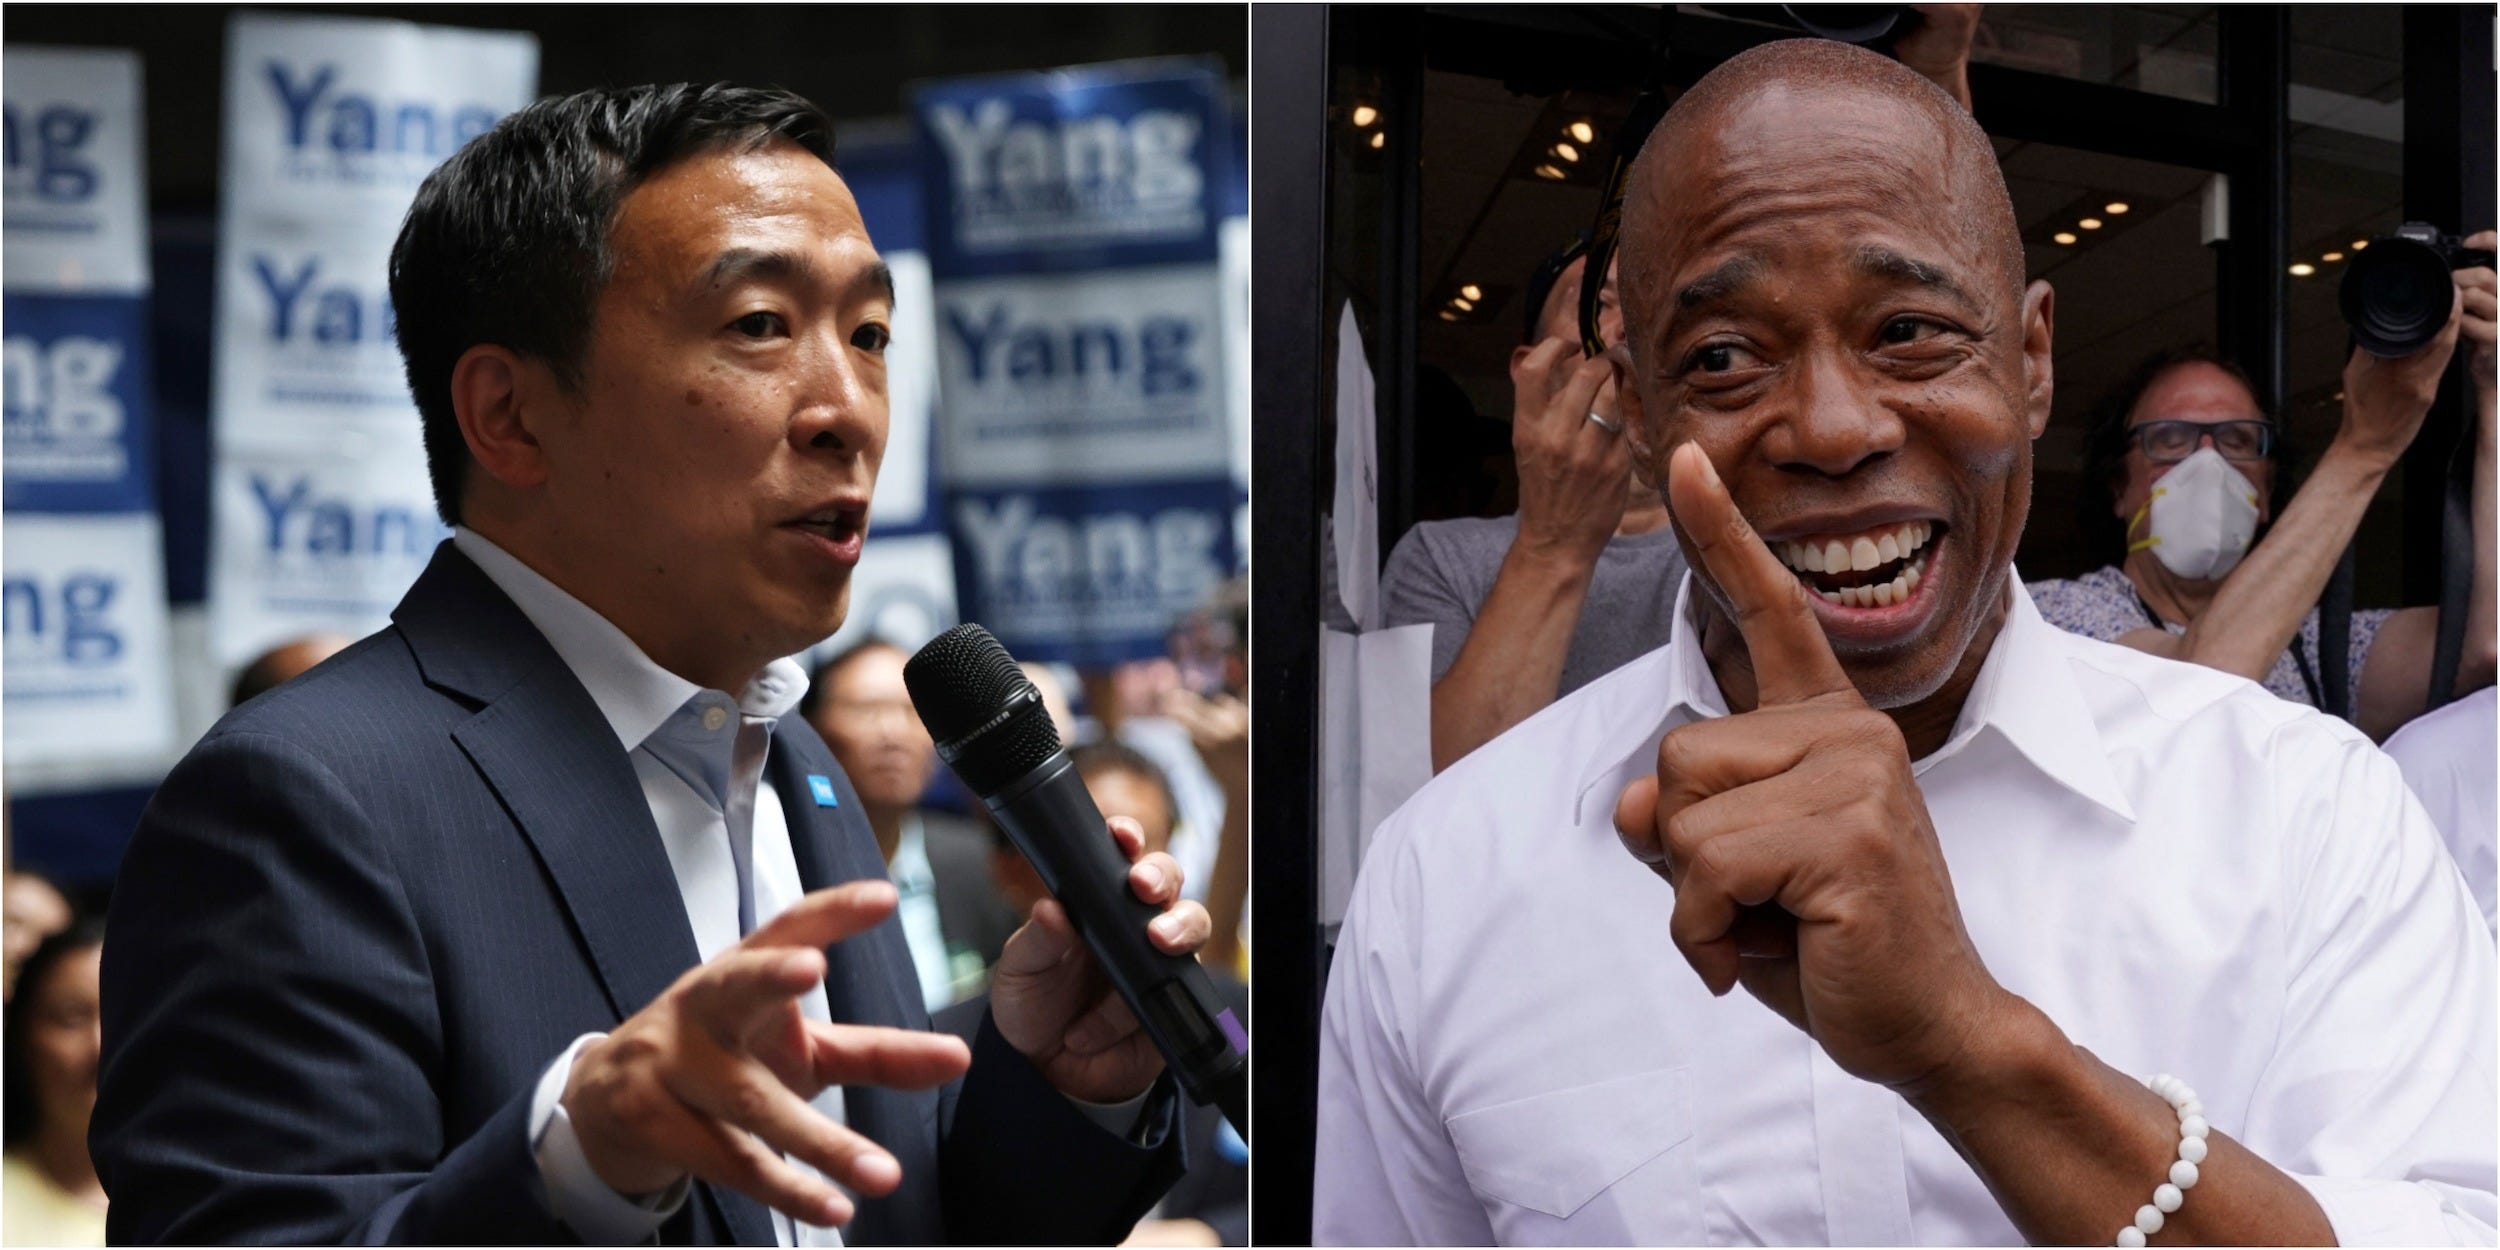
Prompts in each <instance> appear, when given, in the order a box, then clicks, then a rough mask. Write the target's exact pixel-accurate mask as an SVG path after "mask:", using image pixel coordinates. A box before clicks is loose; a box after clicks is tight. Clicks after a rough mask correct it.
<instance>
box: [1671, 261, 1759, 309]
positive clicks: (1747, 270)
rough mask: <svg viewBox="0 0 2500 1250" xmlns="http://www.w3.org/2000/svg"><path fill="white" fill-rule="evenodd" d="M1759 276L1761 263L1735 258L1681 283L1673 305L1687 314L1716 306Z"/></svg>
mask: <svg viewBox="0 0 2500 1250" xmlns="http://www.w3.org/2000/svg"><path fill="white" fill-rule="evenodd" d="M1761 276H1762V262H1761V261H1759V260H1756V259H1754V258H1753V257H1751V256H1739V257H1737V258H1736V259H1734V260H1731V261H1728V262H1726V263H1725V264H1722V265H1720V266H1719V267H1718V268H1716V269H1713V270H1711V271H1710V272H1708V273H1705V274H1703V275H1702V276H1700V277H1698V278H1695V279H1693V280H1692V281H1690V282H1687V283H1685V284H1684V286H1683V287H1682V288H1681V289H1680V290H1678V291H1676V293H1675V306H1676V308H1677V309H1678V310H1687V311H1688V310H1691V309H1695V308H1700V307H1703V306H1704V305H1708V304H1715V303H1718V302H1719V301H1721V300H1724V299H1727V298H1728V297H1730V296H1732V295H1734V294H1736V293H1737V292H1738V291H1741V290H1743V289H1744V288H1746V287H1747V286H1750V285H1752V284H1753V283H1754V281H1755V280H1757V279H1759V278H1760V277H1761Z"/></svg>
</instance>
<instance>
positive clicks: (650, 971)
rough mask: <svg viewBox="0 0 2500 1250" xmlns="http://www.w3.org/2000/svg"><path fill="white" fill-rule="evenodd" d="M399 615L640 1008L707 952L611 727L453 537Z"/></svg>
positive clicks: (623, 1007)
mask: <svg viewBox="0 0 2500 1250" xmlns="http://www.w3.org/2000/svg"><path fill="white" fill-rule="evenodd" d="M391 617H392V620H393V621H395V622H396V623H397V624H398V626H399V628H400V632H401V633H402V635H404V636H405V637H406V638H407V639H408V644H409V648H410V650H411V651H413V652H414V653H415V654H416V657H417V663H418V665H419V667H420V668H421V669H422V670H423V672H424V673H425V677H426V680H427V682H429V683H430V684H433V685H435V686H438V687H441V688H443V689H446V690H450V691H453V692H455V693H457V694H460V695H462V696H464V697H466V698H468V699H470V700H473V701H476V702H479V703H482V704H483V705H484V706H483V707H481V708H480V709H479V710H478V712H477V714H476V715H474V716H472V717H471V718H470V719H469V720H468V721H466V722H465V723H463V724H462V725H460V726H459V727H458V728H456V729H454V730H453V731H452V739H453V741H455V742H457V743H458V744H459V746H460V749H461V750H462V751H464V752H466V753H467V755H468V757H469V759H470V761H471V762H472V763H474V764H476V765H477V768H478V771H479V772H480V773H481V774H483V775H484V777H485V778H486V781H487V784H488V785H490V786H492V787H494V790H495V793H496V795H497V796H498V797H499V798H501V799H502V800H503V803H504V806H505V807H506V808H507V809H508V810H509V811H510V812H511V813H512V818H513V820H514V822H515V823H517V824H519V825H520V827H521V833H522V836H523V837H525V838H527V839H528V840H529V843H530V846H531V848H532V849H533V850H534V851H536V852H537V855H538V858H539V862H540V863H542V864H544V865H545V866H546V870H547V875H548V876H549V877H550V878H552V879H553V880H554V882H555V886H556V892H557V894H558V895H559V897H561V898H562V900H563V903H564V908H565V911H566V912H567V914H568V915H569V916H570V917H571V919H572V921H573V926H574V929H575V931H576V932H578V933H580V934H581V937H582V944H583V946H584V948H585V949H586V950H587V952H588V954H589V956H590V962H591V965H592V967H593V968H594V969H595V970H596V971H597V973H598V976H599V981H600V984H601V986H602V987H603V988H604V989H605V990H606V991H607V996H608V1001H609V1004H610V1006H612V1007H613V1008H614V1009H615V1011H616V1016H617V1019H619V1020H622V1019H624V1018H625V1017H627V1016H630V1015H632V1014H633V1013H634V1012H636V1011H639V1010H641V1009H642V1008H643V1007H644V1006H645V1005H646V1004H648V1003H649V1002H650V1001H651V1000H652V999H653V998H656V997H658V996H659V993H660V991H662V990H664V989H666V988H668V986H669V984H670V983H671V982H673V981H675V980H676V979H677V978H678V977H679V976H680V975H682V974H683V973H684V972H685V971H686V970H687V969H689V968H692V967H694V966H695V964H697V963H699V962H701V958H700V956H699V954H698V953H697V950H696V947H695V942H694V930H693V928H692V927H691V926H690V925H689V924H688V923H687V921H686V915H685V907H684V905H683V899H682V898H681V896H680V895H679V894H678V891H677V874H676V871H675V870H674V869H672V868H670V867H669V862H668V852H667V850H666V849H665V848H664V847H663V846H662V845H661V843H660V833H659V828H658V826H656V825H654V824H653V823H652V820H651V809H650V807H649V805H648V804H647V803H646V802H645V801H644V799H643V796H642V783H641V781H640V779H639V778H637V777H635V775H634V768H633V765H632V763H631V762H629V761H628V760H627V758H626V755H625V751H624V749H623V747H622V746H621V745H620V744H619V743H618V742H617V740H616V733H615V731H614V730H613V729H611V728H609V726H608V722H607V719H606V718H605V717H603V716H601V715H600V713H599V707H598V705H597V704H596V703H594V702H592V701H591V698H590V692H589V691H587V690H585V689H583V688H582V684H581V682H580V681H579V680H578V679H576V678H575V677H574V676H573V672H572V670H571V669H569V668H567V667H565V664H564V661H563V659H562V658H561V657H559V656H558V655H557V654H556V652H555V648H553V647H551V646H549V645H548V644H547V640H546V639H545V638H544V637H543V636H541V635H540V634H539V632H538V629H537V627H536V626H534V625H532V624H531V623H530V620H529V618H528V617H527V616H525V615H523V614H522V612H521V610H520V608H519V607H517V606H515V605H514V604H513V602H512V600H511V599H510V598H509V597H507V596H506V595H505V594H504V593H503V590H502V589H501V588H500V587H498V586H496V585H495V583H494V581H493V579H491V578H489V577H487V576H486V574H485V573H484V572H482V571H480V570H479V569H478V567H477V566H476V565H475V564H473V563H471V562H470V561H469V559H468V557H467V556H464V555H462V554H460V551H459V549H458V548H457V547H455V546H453V545H452V544H451V543H449V542H445V543H443V544H442V545H441V546H440V547H439V548H437V549H436V551H435V554H434V559H433V561H432V562H431V563H430V564H428V565H427V566H426V571H425V573H424V575H423V576H421V577H419V578H418V579H417V584H416V585H415V586H414V587H412V588H410V590H409V591H408V595H407V597H406V598H405V599H403V600H401V602H400V605H399V607H398V608H397V609H396V610H394V611H393V612H392V614H391ZM767 1234H768V1236H769V1229H768V1230H767Z"/></svg>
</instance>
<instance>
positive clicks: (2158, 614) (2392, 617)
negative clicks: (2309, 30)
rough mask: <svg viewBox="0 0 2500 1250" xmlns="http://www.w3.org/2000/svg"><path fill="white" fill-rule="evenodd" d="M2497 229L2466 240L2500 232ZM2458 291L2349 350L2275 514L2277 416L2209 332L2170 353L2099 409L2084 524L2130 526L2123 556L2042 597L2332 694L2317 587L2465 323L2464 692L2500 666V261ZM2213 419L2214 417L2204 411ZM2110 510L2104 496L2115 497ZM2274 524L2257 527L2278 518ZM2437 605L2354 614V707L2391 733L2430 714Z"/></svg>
mask: <svg viewBox="0 0 2500 1250" xmlns="http://www.w3.org/2000/svg"><path fill="white" fill-rule="evenodd" d="M2493 237H2494V236H2493V234H2492V232H2490V231H2484V232H2483V233H2481V234H2478V235H2475V236H2474V237H2472V238H2470V239H2468V240H2466V246H2468V247H2473V248H2489V247H2490V246H2491V244H2492V240H2493ZM2456 283H2457V299H2456V307H2455V309H2454V310H2453V311H2452V312H2451V313H2450V316H2449V321H2448V324H2447V326H2445V327H2444V328H2443V329H2442V330H2441V331H2440V334H2439V336H2438V337H2437V338H2436V339H2434V340H2433V341H2432V342H2431V343H2430V344H2429V345H2428V346H2426V347H2424V348H2422V349H2421V350H2419V351H2417V352H2415V353H2413V354H2412V355H2410V356H2403V357H2398V358H2396V359H2392V360H2382V359H2380V358H2378V357H2376V356H2373V355H2371V354H2369V353H2368V352H2366V351H2361V350H2358V349H2356V350H2355V351H2354V352H2353V355H2352V360H2351V361H2350V362H2349V363H2348V364H2346V365H2345V367H2344V416H2343V423H2342V425H2341V426H2340V427H2339V428H2338V429H2337V431H2336V434H2335V439H2334V442H2333V443H2332V444H2331V445H2330V446H2328V448H2327V449H2326V452H2325V454H2324V455H2322V456H2321V457H2320V458H2319V460H2318V464H2317V467H2316V468H2315V469H2314V470H2313V471H2311V473H2310V474H2309V478H2308V480H2307V482H2306V483H2305V484H2304V485H2303V486H2302V488H2301V490H2300V492H2299V494H2297V495H2296V496H2294V497H2293V499H2292V501H2291V503H2290V504H2289V505H2288V506H2286V507H2285V508H2284V509H2283V511H2282V515H2281V516H2280V517H2279V518H2277V517H2274V515H2273V494H2274V488H2275V486H2276V484H2277V478H2278V476H2279V464H2278V462H2279V460H2280V455H2279V450H2278V444H2279V441H2280V439H2279V436H2280V433H2281V431H2280V427H2279V425H2278V424H2277V423H2276V422H2275V421H2274V420H2273V419H2272V418H2270V417H2269V416H2267V415H2266V414H2265V413H2263V412H2260V411H2259V410H2258V406H2257V400H2256V395H2255V392H2254V389H2253V388H2252V387H2251V386H2250V385H2249V384H2248V382H2247V379H2246V377H2245V376H2244V375H2243V374H2241V373H2240V372H2239V371H2238V369H2237V368H2236V367H2234V366H2232V365H2231V364H2230V363H2229V362H2227V361H2224V360H2222V359H2220V358H2219V357H2216V356H2214V355H2212V354H2211V353H2208V352H2202V351H2198V350H2195V349H2189V350H2185V351H2174V352H2168V353H2164V354H2162V355H2159V356H2156V357H2154V358H2152V359H2151V360H2148V361H2146V362H2145V363H2144V364H2143V365H2142V366H2140V367H2139V368H2138V369H2137V371H2136V373H2135V375H2134V376H2133V377H2132V378H2130V379H2129V380H2128V381H2127V382H2126V383H2124V384H2122V385H2121V386H2120V388H2119V389H2118V391H2117V392H2116V393H2115V394H2114V395H2112V396H2111V397H2110V398H2109V399H2108V400H2107V401H2105V402H2104V403H2103V404H2102V405H2101V406H2100V407H2099V408H2098V409H2097V410H2096V413H2095V416H2094V420H2093V428H2092V432H2091V434H2090V436H2089V438H2088V440H2087V442H2086V453H2085V454H2086V461H2087V474H2088V476H2089V477H2090V478H2091V479H2092V482H2093V484H2094V485H2095V486H2096V487H2098V488H2099V489H2100V490H2101V491H2103V492H2105V494H2102V495H2099V496H2095V497H2094V502H2093V503H2092V504H2089V505H2087V507H2088V508H2089V509H2090V512H2089V515H2088V516H2087V523H2088V531H2089V530H2098V531H2100V532H2103V533H2106V534H2112V535H2114V534H2115V533H2116V532H2118V529H2119V526H2121V525H2123V526H2124V535H2125V543H2126V552H2125V556H2124V559H2123V561H2122V562H2120V563H2118V564H2114V565H2111V566H2109V567H2106V568H2102V569H2100V570H2097V571H2095V572H2092V573H2088V574H2086V575H2084V576H2082V577H2079V578H2074V579H2070V580H2060V581H2045V582H2039V583H2036V584H2034V585H2033V586H2032V587H2031V592H2032V595H2033V597H2034V598H2035V599H2036V600H2037V601H2038V603H2039V607H2040V613H2041V615H2042V616H2044V617H2046V618H2047V619H2048V620H2049V621H2050V623H2052V624H2055V625H2058V626H2060V627H2062V628H2065V629H2068V630H2072V631H2074V632H2076V633H2080V634H2085V635H2088V636H2090V637H2095V638H2100V639H2103V640H2106V641H2114V642H2118V643H2120V644H2122V645H2125V646H2129V647H2134V648H2136V649H2138V650H2141V651H2146V652H2150V653H2152V654H2154V655H2160V656H2166V657H2169V658H2171V659H2178V660H2186V661H2188V662H2190V663H2196V664H2203V665H2207V666H2209V667H2212V668H2218V669H2221V670H2223V671H2225V672H2230V673H2237V674H2239V675H2240V676H2243V677H2246V678H2248V679H2250V680H2252V681H2256V682H2259V683H2261V684H2263V685H2264V686H2265V687H2266V688H2267V689H2268V690H2271V691H2273V692H2274V693H2275V694H2277V695H2280V696H2282V697H2284V698H2287V699H2292V700H2295V701H2298V702H2302V703H2307V704H2310V705H2312V706H2316V705H2318V704H2319V703H2320V698H2319V689H2320V685H2319V680H2320V679H2319V677H2318V673H2319V669H2320V664H2321V659H2320V657H2319V655H2318V612H2317V610H2316V607H2315V605H2316V603H2317V601H2318V593H2319V591H2320V590H2321V589H2322V588H2323V587H2324V586H2325V585H2326V580H2327V577H2328V575H2329V574H2330V573H2332V572H2333V571H2334V568H2335V562H2336V558H2337V556H2338V555H2339V554H2340V553H2341V552H2342V551H2343V550H2344V548H2345V546H2346V545H2347V544H2349V543H2350V542H2351V540H2352V535H2353V531H2354V530H2355V529H2356V528H2357V527H2358V526H2359V525H2360V523H2361V516H2362V513H2363V511H2364V510H2365V509H2367V508H2368V507H2369V503H2370V500H2371V498H2372V497H2373V496H2374V495H2376V494H2377V493H2378V488H2379V484H2380V483H2381V482H2382V481H2384V480H2385V479H2386V477H2387V474H2388V472H2389V471H2390V470H2392V469H2393V468H2394V467H2395V466H2396V463H2397V461H2398V460H2399V459H2401V458H2402V457H2403V455H2404V452H2405V448H2406V447H2408V446H2410V445H2411V444H2412V442H2413V438H2414V435H2415V433H2416V432H2418V431H2419V430H2420V429H2421V427H2422V418H2423V416H2424V415H2425V414H2426V413H2428V412H2429V411H2430V405H2431V399H2432V397H2433V395H2434V394H2435V393H2436V392H2437V390H2438V386H2439V378H2440V374H2441V372H2442V371H2443V370H2445V369H2446V368H2447V364H2448V357H2449V354H2450V353H2451V352H2452V351H2453V350H2454V349H2455V346H2456V343H2457V339H2458V337H2459V336H2460V335H2462V336H2463V337H2464V339H2465V341H2466V343H2467V344H2468V353H2467V359H2468V369H2469V372H2470V373H2471V375H2472V378H2473V391H2474V403H2475V414H2476V415H2475V420H2476V433H2475V467H2474V514H2475V530H2474V585H2473V593H2472V596H2471V598H2470V599H2469V600H2468V602H2469V604H2470V605H2471V606H2470V609H2469V612H2468V615H2467V621H2466V633H2465V641H2466V646H2465V652H2464V657H2463V659H2462V661H2461V662H2460V664H2459V665H2458V669H2457V685H2456V689H2457V691H2458V692H2460V693H2462V692H2465V691H2470V690H2473V689H2476V688H2478V687H2481V686H2487V685H2490V684H2491V682H2492V673H2493V617H2492V556H2493V538H2492V517H2491V509H2492V503H2493V497H2492V474H2493V467H2492V456H2493V421H2494V418H2493V411H2494V404H2493V388H2492V355H2493V348H2492V342H2493V332H2494V331H2493V326H2494V323H2493V275H2492V271H2491V270H2490V269H2487V268H2468V269H2460V270H2457V271H2456ZM2197 427H2203V428H2201V429H2200V428H2197ZM2104 510H2105V511H2104ZM2269 520H2273V522H2274V524H2273V525H2272V526H2271V527H2270V528H2267V529H2266V530H2265V533H2264V537H2263V539H2262V540H2261V541H2260V540H2256V539H2255V535H2256V533H2257V531H2258V530H2259V529H2260V528H2261V527H2265V526H2266V523H2267V521H2269ZM2438 627H2439V612H2438V609H2437V608H2435V607H2415V608H2404V609H2400V610H2397V611H2393V612H2389V611H2360V612H2355V613H2353V614H2352V641H2351V648H2350V653H2349V659H2348V662H2349V664H2350V670H2349V671H2350V672H2351V673H2352V674H2353V692H2354V697H2353V719H2354V721H2355V723H2356V724H2358V725H2359V726H2360V727H2361V729H2362V730H2363V731H2364V732H2366V733H2368V734H2369V735H2370V736H2371V737H2372V738H2373V739H2378V740H2384V739H2385V738H2386V737H2387V735H2388V734H2390V733H2393V732H2394V731H2395V730H2396V728H2397V727H2398V726H2400V725H2402V724H2404V723H2405V722H2406V721H2408V720H2411V719H2413V718H2414V717H2415V716H2418V715H2420V714H2421V712H2422V710H2423V706H2424V703H2425V694H2426V691H2427V689H2428V687H2429V684H2430V666H2431V651H2432V649H2433V646H2434V644H2435V642H2436V640H2437V634H2438Z"/></svg>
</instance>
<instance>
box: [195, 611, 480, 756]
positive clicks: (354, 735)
mask: <svg viewBox="0 0 2500 1250" xmlns="http://www.w3.org/2000/svg"><path fill="white" fill-rule="evenodd" d="M424 689H425V675H424V673H423V672H422V671H421V670H420V669H419V668H418V665H417V658H416V653H415V652H414V651H412V650H410V649H409V646H408V642H407V640H406V639H405V638H403V637H401V636H400V632H399V630H398V628H397V627H396V626H393V627H388V628H385V629H383V630H381V631H379V632H377V633H373V634H369V635H367V636H365V637H364V638H362V639H359V640H357V641H356V642H355V643H352V644H350V645H349V646H348V647H347V648H346V649H345V650H343V651H341V652H339V653H338V654H337V655H335V656H332V657H331V658H330V659H329V660H328V661H327V662H325V663H323V664H322V665H320V666H319V667H317V668H314V669H313V670H311V671H310V672H307V673H305V674H303V675H302V676H300V677H297V678H295V679H294V680H292V681H288V682H285V683H283V684H281V685H279V686H277V687H276V688H274V689H271V690H269V691H267V692H265V693H263V694H260V695H258V696H256V697H254V698H253V699H251V700H250V701H248V702H246V703H244V704H242V705H241V706H239V707H236V708H235V709H233V710H232V711H229V712H227V713H226V714H225V715H224V716H223V717H220V718H219V719H218V721H217V723H216V724H215V725H213V726H211V727H210V728H209V731H208V733H207V734H205V735H203V736H202V737H201V740H200V741H201V744H202V745H205V744H207V743H209V742H212V741H214V740H216V739H218V738H222V737H226V736H229V735H235V734H252V735H258V736H263V737H271V738H279V739H283V740H285V741H287V742H289V743H292V744H293V745H296V746H300V747H303V748H304V749H306V750H308V751H311V752H313V753H314V754H316V755H321V754H326V753H329V752H333V751H337V750H340V749H353V748H355V747H357V746H359V745H366V744H371V743H373V742H374V741H375V740H376V739H389V738H397V737H399V736H401V735H403V734H405V733H406V732H407V731H408V729H409V728H410V722H411V715H410V714H411V713H412V712H413V711H414V710H415V709H416V708H418V707H421V706H423V704H424V702H425V701H423V700H414V699H411V698H409V697H408V696H410V695H414V694H417V693H418V692H421V691H423V690H424ZM440 702H442V704H443V709H444V711H445V713H446V714H447V715H448V714H451V713H454V712H457V711H458V709H457V708H456V707H455V705H454V704H453V703H452V701H450V700H447V699H446V700H441V701H440ZM459 714H460V715H461V716H463V717H465V715H466V713H464V712H463V713H459Z"/></svg>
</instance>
